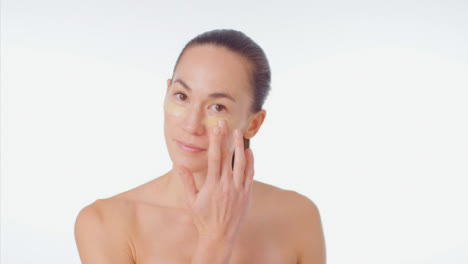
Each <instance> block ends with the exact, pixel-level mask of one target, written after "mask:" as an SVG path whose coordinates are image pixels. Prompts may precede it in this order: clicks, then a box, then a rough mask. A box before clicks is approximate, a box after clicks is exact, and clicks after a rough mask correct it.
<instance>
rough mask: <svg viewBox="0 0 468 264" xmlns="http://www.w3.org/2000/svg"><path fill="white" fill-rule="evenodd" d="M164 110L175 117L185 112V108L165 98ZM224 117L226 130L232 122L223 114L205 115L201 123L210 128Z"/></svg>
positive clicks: (181, 115) (183, 114)
mask: <svg viewBox="0 0 468 264" xmlns="http://www.w3.org/2000/svg"><path fill="white" fill-rule="evenodd" d="M164 111H166V113H168V114H170V115H173V116H177V117H183V116H185V114H186V108H185V107H183V106H181V105H178V104H176V103H174V102H171V100H169V99H167V98H166V100H165V101H164ZM221 119H224V120H226V124H227V128H228V130H230V129H231V127H232V122H231V120H229V119H228V118H226V117H223V116H206V117H204V118H203V119H202V121H201V123H202V124H204V125H205V126H207V127H209V128H212V127H214V126H216V125H217V124H218V121H219V120H221Z"/></svg>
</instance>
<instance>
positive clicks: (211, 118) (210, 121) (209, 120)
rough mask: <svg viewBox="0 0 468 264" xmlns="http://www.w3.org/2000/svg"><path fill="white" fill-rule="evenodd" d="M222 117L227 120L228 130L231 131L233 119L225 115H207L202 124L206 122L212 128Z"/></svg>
mask: <svg viewBox="0 0 468 264" xmlns="http://www.w3.org/2000/svg"><path fill="white" fill-rule="evenodd" d="M222 119H224V120H226V124H227V128H228V131H231V129H232V121H231V119H229V118H226V117H224V116H207V117H205V118H203V119H202V124H204V125H205V126H206V127H208V128H212V127H214V126H216V125H218V121H219V120H222Z"/></svg>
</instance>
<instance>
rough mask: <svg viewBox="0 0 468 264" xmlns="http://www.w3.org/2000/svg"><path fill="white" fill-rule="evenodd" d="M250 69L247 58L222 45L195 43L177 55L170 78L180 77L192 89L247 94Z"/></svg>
mask: <svg viewBox="0 0 468 264" xmlns="http://www.w3.org/2000/svg"><path fill="white" fill-rule="evenodd" d="M250 71H251V68H250V63H249V61H248V59H247V58H244V57H243V56H241V55H239V54H236V53H235V52H232V51H230V50H228V49H227V48H225V47H218V46H214V45H195V46H193V47H189V48H187V49H186V50H185V52H184V54H183V55H182V57H181V58H180V60H179V63H178V65H177V68H176V70H175V72H174V80H176V79H182V80H183V81H184V82H185V83H186V84H187V85H188V86H189V87H191V88H192V90H194V91H196V92H202V93H212V92H221V91H223V92H228V93H229V94H231V95H232V96H235V97H240V96H247V97H250V89H251V88H250V85H251V84H250V79H251V73H250Z"/></svg>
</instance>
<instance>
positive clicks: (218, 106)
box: [213, 104, 226, 112]
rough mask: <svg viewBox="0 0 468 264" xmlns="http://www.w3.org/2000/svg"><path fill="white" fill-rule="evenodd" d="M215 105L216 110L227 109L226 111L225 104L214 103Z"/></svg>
mask: <svg viewBox="0 0 468 264" xmlns="http://www.w3.org/2000/svg"><path fill="white" fill-rule="evenodd" d="M213 106H214V107H215V108H214V109H216V110H215V111H216V112H221V111H222V110H225V111H226V107H225V106H224V105H220V104H215V105H213Z"/></svg>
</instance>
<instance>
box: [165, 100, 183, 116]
mask: <svg viewBox="0 0 468 264" xmlns="http://www.w3.org/2000/svg"><path fill="white" fill-rule="evenodd" d="M164 111H166V113H168V114H170V115H173V116H184V115H185V107H183V106H180V105H177V104H176V103H174V102H171V100H168V99H167V98H166V100H164Z"/></svg>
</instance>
